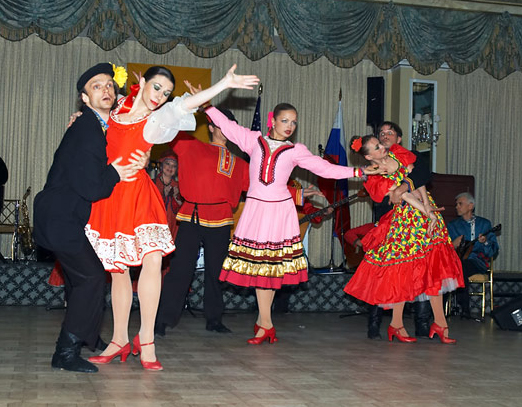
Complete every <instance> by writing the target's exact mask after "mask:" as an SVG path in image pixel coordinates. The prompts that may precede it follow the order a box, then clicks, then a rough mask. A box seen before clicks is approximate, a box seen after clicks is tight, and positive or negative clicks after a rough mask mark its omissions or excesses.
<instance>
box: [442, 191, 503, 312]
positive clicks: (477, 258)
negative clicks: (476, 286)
mask: <svg viewBox="0 0 522 407" xmlns="http://www.w3.org/2000/svg"><path fill="white" fill-rule="evenodd" d="M455 202H456V204H455V207H456V210H457V215H459V217H458V218H457V219H454V220H452V221H451V222H449V223H448V233H449V235H450V237H451V240H452V241H453V246H454V247H455V249H456V250H458V249H459V247H460V248H461V250H458V251H459V255H460V257H461V261H462V271H463V273H464V282H465V284H466V287H465V288H461V289H458V290H457V302H458V304H459V306H460V309H461V312H462V314H461V315H462V316H463V317H465V318H470V312H469V292H468V288H469V277H470V276H472V275H474V274H478V273H484V274H485V273H486V272H487V269H488V267H489V263H490V261H491V259H493V258H494V257H496V256H497V254H498V242H497V237H496V236H495V233H493V232H491V229H492V227H491V222H490V221H489V220H488V219H485V218H481V217H480V216H475V214H474V211H475V198H473V195H471V194H469V193H467V192H463V193H461V194H458V195H457V196H456V197H455ZM488 232H489V233H488ZM475 239H476V241H475V242H474V243H473V245H472V247H469V248H468V250H465V247H463V246H464V244H465V243H466V242H472V241H474V240H475ZM467 246H470V245H469V244H468V245H467Z"/></svg>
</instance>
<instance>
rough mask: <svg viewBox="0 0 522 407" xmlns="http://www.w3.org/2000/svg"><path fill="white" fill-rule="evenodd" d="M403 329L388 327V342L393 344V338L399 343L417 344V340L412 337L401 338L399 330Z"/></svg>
mask: <svg viewBox="0 0 522 407" xmlns="http://www.w3.org/2000/svg"><path fill="white" fill-rule="evenodd" d="M403 328H404V327H403V326H401V327H400V328H395V327H394V326H391V325H390V326H388V340H389V341H390V342H393V337H394V336H395V337H396V338H397V339H398V340H399V341H401V342H406V343H413V342H417V338H415V337H413V336H402V335H401V329H403Z"/></svg>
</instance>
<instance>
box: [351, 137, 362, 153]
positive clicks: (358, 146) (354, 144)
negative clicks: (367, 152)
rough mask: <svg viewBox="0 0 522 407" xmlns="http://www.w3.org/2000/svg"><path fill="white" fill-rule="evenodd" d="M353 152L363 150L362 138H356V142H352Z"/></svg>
mask: <svg viewBox="0 0 522 407" xmlns="http://www.w3.org/2000/svg"><path fill="white" fill-rule="evenodd" d="M351 147H352V150H353V151H355V152H356V153H358V152H359V150H360V149H361V147H362V138H361V137H359V138H356V139H355V140H354V141H352V145H351Z"/></svg>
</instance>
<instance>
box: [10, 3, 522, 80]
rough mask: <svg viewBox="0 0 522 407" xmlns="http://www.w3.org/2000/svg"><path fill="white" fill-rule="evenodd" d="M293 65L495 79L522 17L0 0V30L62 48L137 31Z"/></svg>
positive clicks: (107, 42)
mask: <svg viewBox="0 0 522 407" xmlns="http://www.w3.org/2000/svg"><path fill="white" fill-rule="evenodd" d="M274 29H275V30H277V33H278V35H279V38H280V40H281V43H282V45H283V47H284V49H285V51H286V52H287V53H288V55H289V56H290V57H291V58H292V60H293V61H294V62H296V63H297V64H299V65H308V64H310V63H312V62H314V61H316V60H317V59H319V58H321V57H323V56H324V57H326V58H327V59H328V60H329V61H331V62H332V63H333V64H334V65H336V66H338V67H343V68H348V67H352V66H355V65H356V64H358V63H359V62H360V61H361V60H363V59H369V60H371V61H373V62H374V63H375V65H377V66H378V67H379V68H381V69H389V68H391V67H393V66H394V65H396V64H397V63H398V62H399V61H401V60H403V59H407V60H408V61H409V62H410V64H411V65H412V66H413V67H414V68H415V69H416V70H417V71H418V72H420V73H422V74H425V75H427V74H430V73H433V72H434V71H435V70H436V69H437V68H438V67H440V66H441V65H442V64H443V63H444V62H447V63H448V65H449V66H450V67H451V69H453V70H454V71H455V72H457V73H460V74H467V73H470V72H472V71H474V70H475V69H477V68H479V67H482V68H483V69H484V70H485V71H486V72H488V73H489V74H490V75H492V76H493V77H494V78H497V79H501V78H504V77H506V76H508V75H509V74H511V73H512V72H514V71H517V70H519V69H520V66H521V63H520V62H521V59H522V58H521V55H522V18H520V17H516V16H512V15H510V14H508V13H507V12H506V13H503V14H494V13H481V12H469V11H460V10H447V9H442V8H423V7H417V6H399V5H395V4H394V3H393V2H390V3H387V4H382V3H375V2H364V1H343V0H198V1H194V0H162V1H155V2H151V1H149V0H60V1H49V0H17V1H16V2H13V1H12V0H0V36H2V37H3V38H5V39H8V40H10V41H19V40H21V39H24V38H27V37H28V36H29V35H31V34H37V35H38V36H40V37H41V38H42V39H44V40H45V41H47V42H49V43H50V44H54V45H61V44H65V43H67V42H69V41H71V40H72V39H73V38H76V37H77V36H79V35H80V34H82V35H85V36H87V37H88V38H90V39H91V40H92V41H93V42H94V43H95V44H97V45H98V46H99V47H100V48H102V49H104V50H111V49H114V48H116V47H117V46H119V45H121V44H122V43H124V42H125V41H126V40H128V39H131V38H135V39H137V40H138V41H139V42H140V43H141V44H142V45H143V46H144V47H145V48H147V49H148V50H150V51H152V52H154V53H159V54H162V53H166V52H169V51H170V50H172V49H173V48H174V47H176V46H177V45H178V44H180V43H181V44H184V45H186V46H187V48H188V49H189V50H190V51H192V52H193V53H194V54H195V55H197V56H200V57H205V58H208V57H215V56H217V55H219V54H221V53H223V52H225V51H226V50H227V49H229V48H230V47H231V46H232V45H234V44H235V46H236V47H237V48H238V49H239V50H241V52H242V53H243V54H244V55H245V56H246V57H247V58H248V59H250V60H253V61H256V60H259V59H261V58H263V57H264V56H266V55H268V54H269V53H271V52H273V51H274V50H276V48H277V46H276V37H275V34H274V33H275V31H274Z"/></svg>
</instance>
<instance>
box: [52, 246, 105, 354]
mask: <svg viewBox="0 0 522 407" xmlns="http://www.w3.org/2000/svg"><path fill="white" fill-rule="evenodd" d="M55 256H56V258H57V259H58V261H59V262H60V264H61V265H62V269H63V274H64V278H65V286H66V296H67V308H66V311H65V318H64V320H63V324H62V326H63V328H64V329H65V330H67V331H68V332H70V333H72V334H74V335H76V336H77V337H78V338H80V339H82V340H83V341H84V342H85V343H86V344H87V346H89V347H90V348H92V349H94V347H95V344H96V341H97V340H98V337H99V336H100V329H101V324H102V319H103V304H104V299H105V283H106V274H105V269H104V268H103V264H102V262H101V261H100V259H99V258H98V256H97V255H96V252H95V251H94V249H93V248H92V246H91V244H90V243H89V241H88V240H87V237H85V240H84V242H83V246H82V248H81V250H80V251H79V252H78V253H65V252H55Z"/></svg>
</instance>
